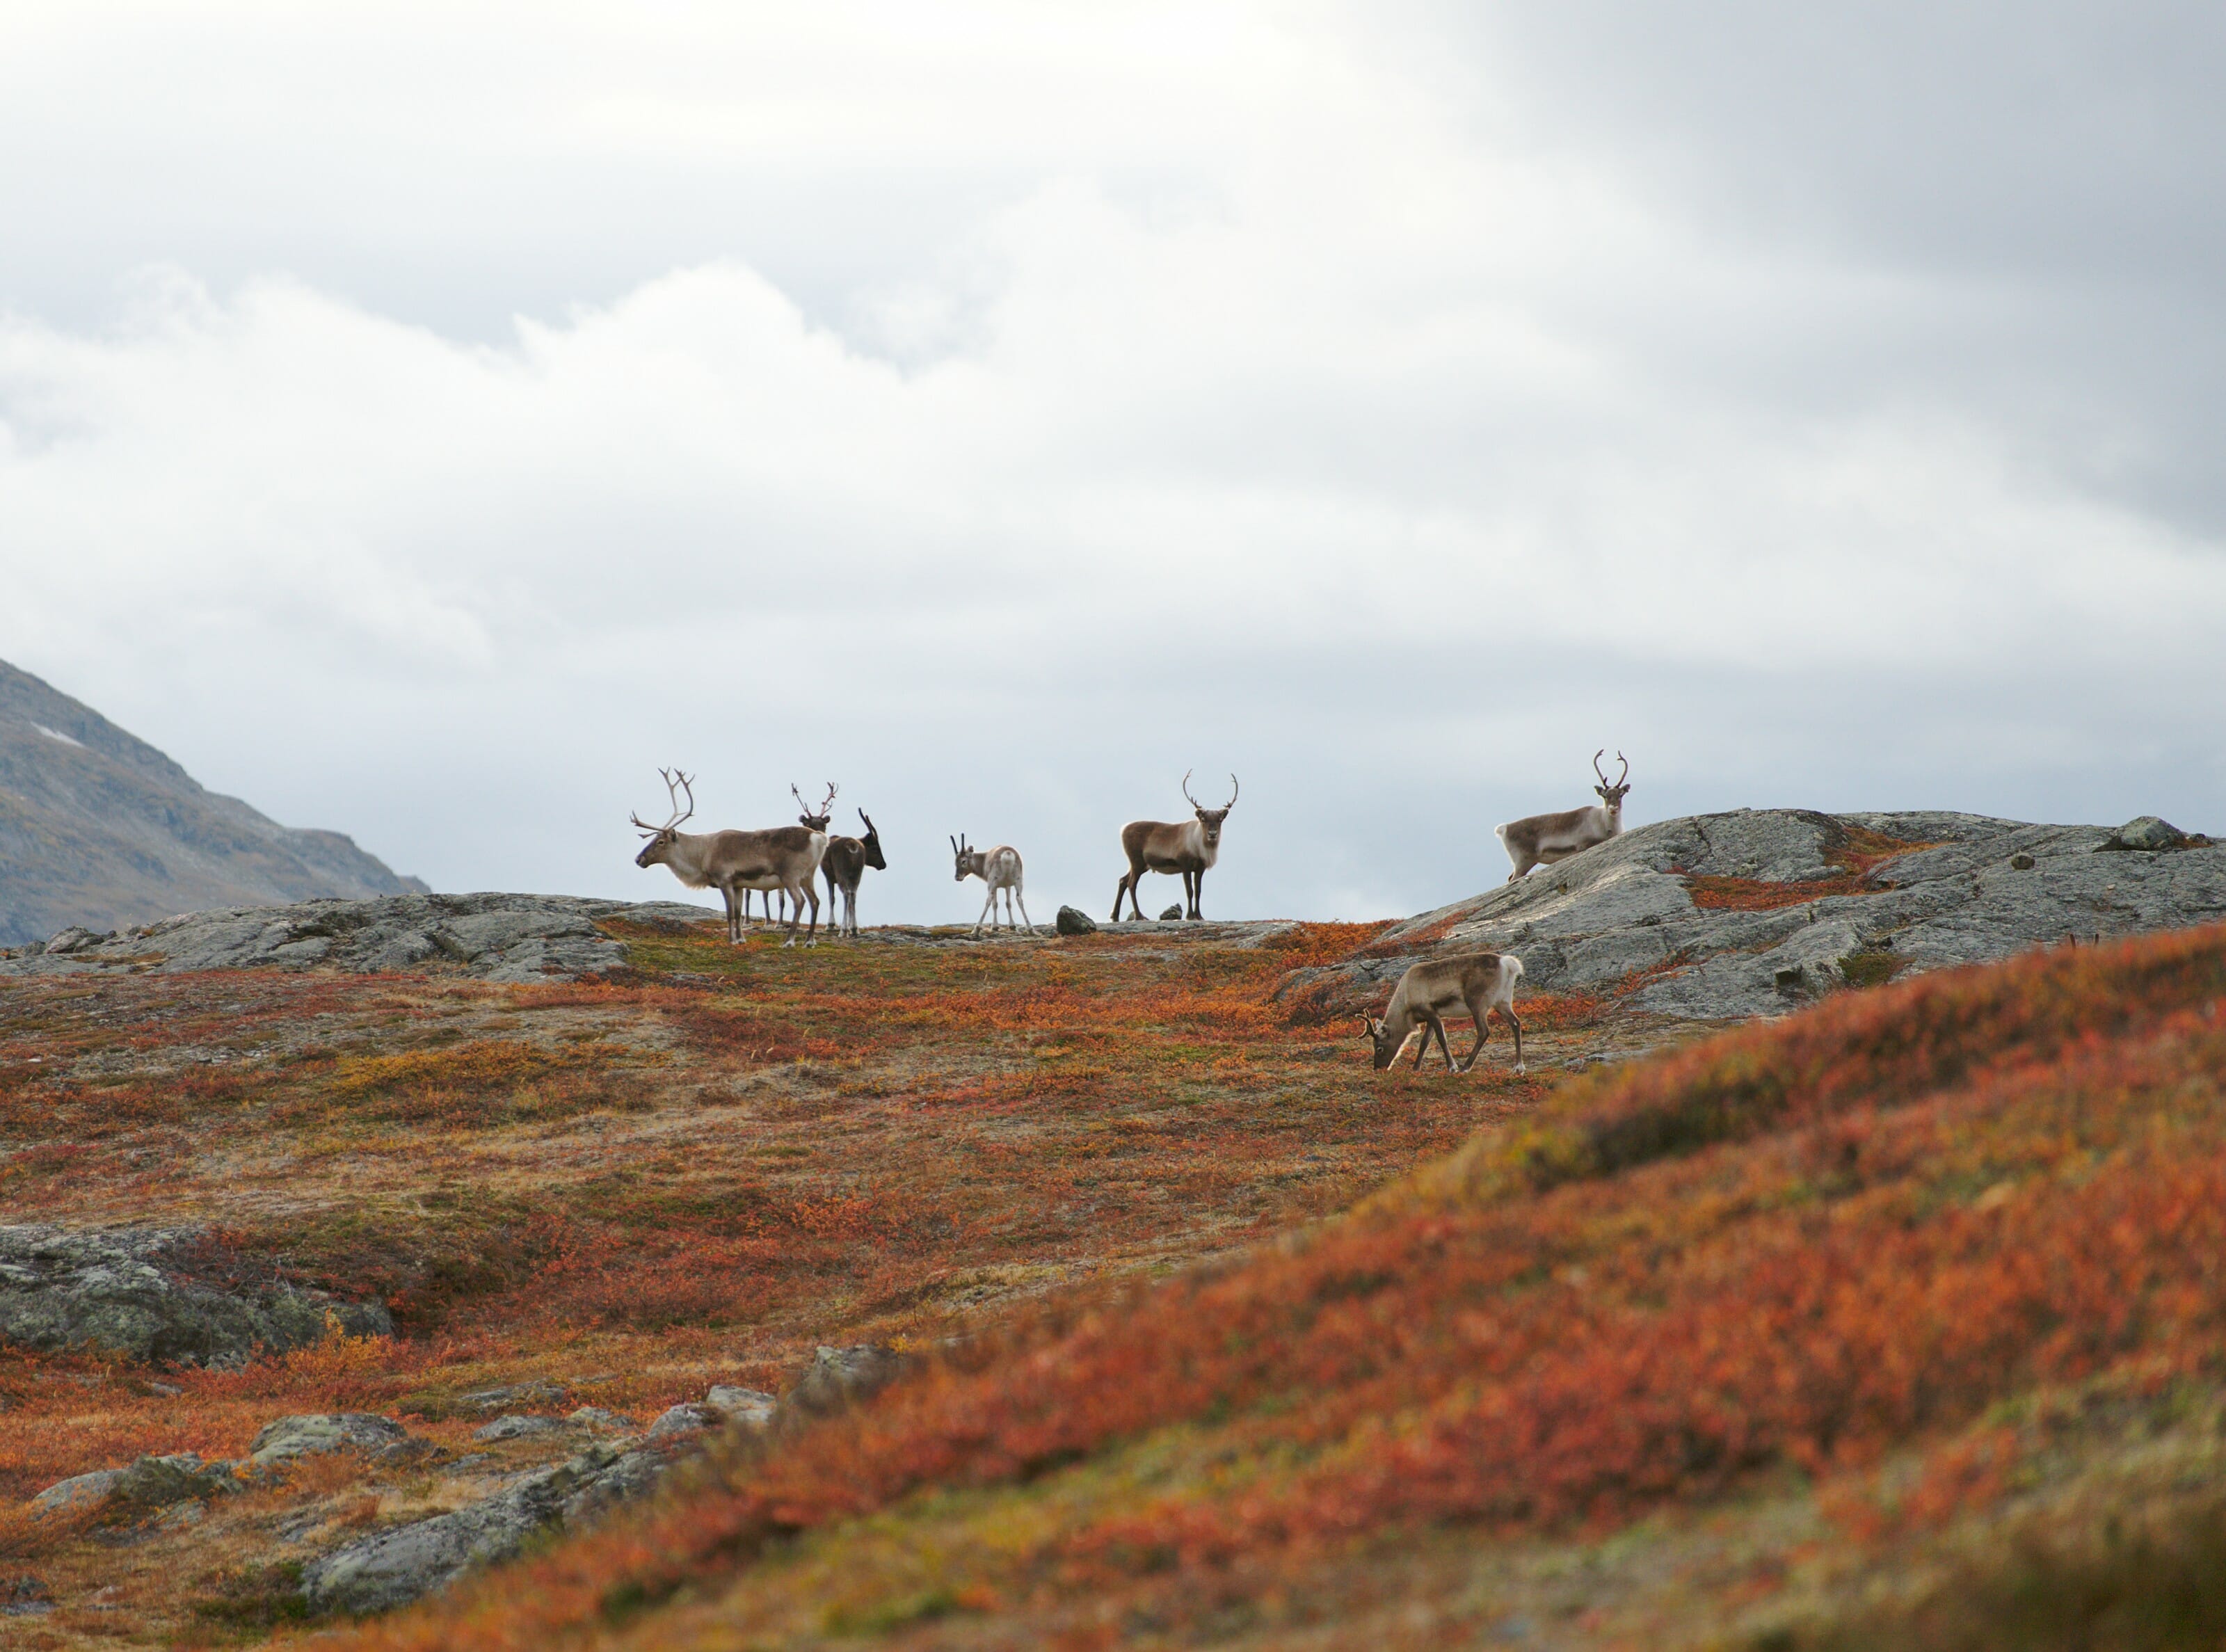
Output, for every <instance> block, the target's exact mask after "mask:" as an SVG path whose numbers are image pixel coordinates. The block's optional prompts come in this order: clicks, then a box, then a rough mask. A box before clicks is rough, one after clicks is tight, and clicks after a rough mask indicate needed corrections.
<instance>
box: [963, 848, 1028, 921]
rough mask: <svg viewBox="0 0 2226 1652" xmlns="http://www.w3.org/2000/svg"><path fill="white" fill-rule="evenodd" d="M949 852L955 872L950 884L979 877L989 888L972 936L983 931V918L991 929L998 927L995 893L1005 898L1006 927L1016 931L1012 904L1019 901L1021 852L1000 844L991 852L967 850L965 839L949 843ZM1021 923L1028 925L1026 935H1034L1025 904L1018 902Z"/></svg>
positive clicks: (974, 849) (1026, 904) (1024, 902)
mask: <svg viewBox="0 0 2226 1652" xmlns="http://www.w3.org/2000/svg"><path fill="white" fill-rule="evenodd" d="M951 855H953V856H954V857H955V867H956V869H955V870H954V871H953V872H952V874H951V881H952V882H954V883H964V882H965V881H966V880H967V879H969V878H979V879H981V880H982V881H983V882H984V883H986V884H988V885H989V899H987V900H985V901H983V903H982V916H981V917H980V918H976V919H975V920H974V933H975V934H976V935H979V934H980V933H981V932H982V924H983V921H984V920H985V919H986V920H987V921H988V923H989V927H990V928H991V929H993V930H994V929H995V928H996V927H997V920H996V918H995V915H994V914H995V911H996V905H997V894H998V892H999V891H1001V890H1002V891H1003V893H1004V896H1005V927H1006V928H1007V929H1016V928H1018V927H1019V925H1018V924H1014V922H1013V903H1014V901H1015V900H1021V852H1020V851H1019V850H1018V849H1016V848H1014V847H1013V846H1012V845H1011V844H1009V843H1000V844H998V845H997V847H996V848H993V849H976V848H967V846H966V840H965V838H964V837H963V836H960V837H954V838H952V839H951ZM1021 923H1023V924H1027V926H1028V933H1029V934H1031V935H1033V934H1034V933H1035V932H1036V926H1035V923H1034V920H1033V919H1032V918H1029V917H1028V903H1027V901H1025V900H1021Z"/></svg>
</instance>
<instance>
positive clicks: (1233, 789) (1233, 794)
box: [1221, 774, 1243, 815]
mask: <svg viewBox="0 0 2226 1652" xmlns="http://www.w3.org/2000/svg"><path fill="white" fill-rule="evenodd" d="M1242 790H1243V788H1242V787H1240V786H1239V785H1237V777H1236V776H1235V775H1234V774H1232V775H1231V776H1230V777H1229V801H1228V802H1227V803H1225V804H1223V805H1222V806H1221V812H1222V813H1223V814H1224V815H1225V814H1227V813H1228V812H1229V811H1230V810H1232V809H1234V808H1236V807H1237V792H1238V791H1242Z"/></svg>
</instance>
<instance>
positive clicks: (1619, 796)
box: [1493, 746, 1631, 883]
mask: <svg viewBox="0 0 2226 1652" xmlns="http://www.w3.org/2000/svg"><path fill="white" fill-rule="evenodd" d="M1606 753H1607V747H1605V746H1603V747H1600V750H1599V751H1597V752H1594V753H1593V773H1594V774H1596V775H1599V776H1600V784H1599V785H1596V786H1594V787H1593V791H1597V792H1599V793H1600V802H1599V803H1598V804H1594V805H1593V807H1591V808H1589V809H1564V810H1561V813H1559V814H1557V815H1530V816H1526V817H1524V818H1523V819H1522V820H1510V821H1509V822H1508V823H1506V824H1505V825H1504V826H1497V827H1494V828H1493V830H1494V831H1496V832H1498V834H1499V842H1500V847H1501V848H1504V849H1505V850H1506V851H1507V858H1508V859H1509V860H1510V861H1513V862H1514V863H1515V870H1514V871H1512V872H1510V873H1509V874H1507V881H1508V882H1510V883H1513V882H1515V881H1516V880H1517V879H1519V878H1521V877H1522V876H1523V874H1524V873H1526V872H1528V871H1530V868H1531V867H1534V866H1539V865H1545V866H1551V865H1553V864H1554V862H1555V861H1566V860H1568V858H1569V857H1570V856H1571V855H1578V854H1581V853H1582V852H1583V851H1585V850H1586V849H1588V848H1592V846H1593V844H1595V843H1605V842H1607V841H1608V839H1610V838H1611V837H1613V836H1617V835H1618V834H1619V833H1620V832H1621V831H1622V830H1623V799H1624V795H1625V793H1626V792H1628V791H1630V790H1631V787H1630V785H1628V784H1627V782H1628V781H1629V780H1630V778H1631V759H1629V758H1627V757H1625V755H1624V754H1623V753H1621V752H1618V753H1616V754H1615V760H1616V761H1617V762H1619V763H1620V764H1622V765H1623V768H1622V770H1621V772H1619V773H1618V774H1617V775H1616V777H1615V780H1614V782H1613V784H1610V782H1609V780H1608V778H1607V775H1606V773H1605V772H1603V771H1602V770H1601V768H1600V759H1601V758H1602V757H1604V756H1605V755H1606Z"/></svg>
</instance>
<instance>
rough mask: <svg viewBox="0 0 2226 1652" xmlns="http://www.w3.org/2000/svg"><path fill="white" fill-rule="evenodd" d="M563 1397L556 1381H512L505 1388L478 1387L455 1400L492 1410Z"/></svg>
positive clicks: (543, 1403) (479, 1409)
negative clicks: (473, 1391) (475, 1390)
mask: <svg viewBox="0 0 2226 1652" xmlns="http://www.w3.org/2000/svg"><path fill="white" fill-rule="evenodd" d="M563 1397H564V1388H563V1384H562V1383H557V1382H513V1383H512V1384H510V1385H509V1386H508V1387H506V1388H480V1389H479V1390H478V1391H477V1392H476V1393H473V1394H467V1395H464V1396H463V1398H462V1399H461V1400H459V1401H456V1403H457V1404H458V1405H464V1406H469V1407H471V1408H472V1409H473V1410H474V1411H494V1410H497V1409H499V1408H500V1407H503V1406H515V1405H554V1404H556V1402H557V1401H559V1400H562V1399H563Z"/></svg>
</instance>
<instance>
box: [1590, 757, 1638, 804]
mask: <svg viewBox="0 0 2226 1652" xmlns="http://www.w3.org/2000/svg"><path fill="white" fill-rule="evenodd" d="M1606 755H1607V747H1605V746H1603V747H1600V750H1598V751H1597V752H1594V753H1593V773H1594V774H1597V775H1599V776H1600V784H1599V785H1596V786H1594V787H1593V791H1597V792H1599V793H1600V801H1601V802H1602V803H1604V804H1606V805H1607V807H1608V808H1609V809H1610V810H1618V809H1620V808H1622V807H1623V797H1624V794H1625V792H1627V791H1630V790H1631V786H1630V785H1629V781H1630V778H1631V759H1629V758H1627V757H1625V755H1624V754H1623V753H1621V752H1618V753H1616V754H1615V760H1616V761H1617V762H1619V763H1620V764H1622V765H1623V767H1622V768H1621V769H1620V770H1619V771H1618V772H1617V774H1616V777H1615V784H1614V785H1609V784H1608V778H1607V775H1606V772H1603V771H1602V770H1601V768H1600V759H1601V758H1603V757H1605V756H1606Z"/></svg>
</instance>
